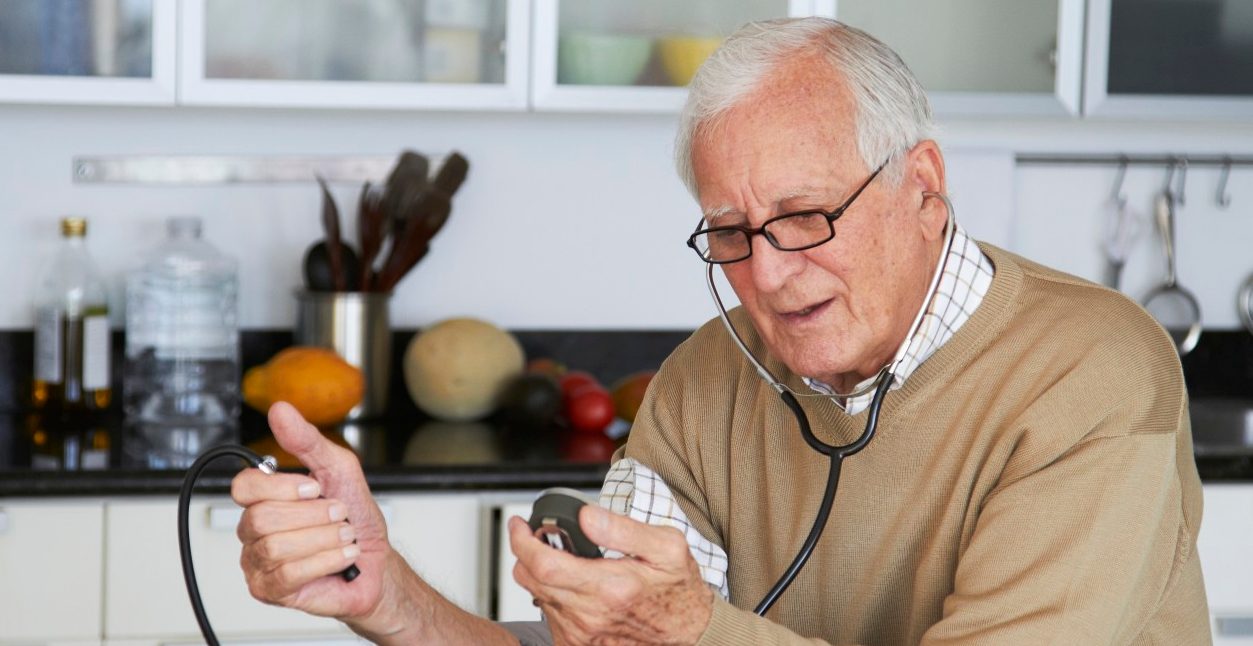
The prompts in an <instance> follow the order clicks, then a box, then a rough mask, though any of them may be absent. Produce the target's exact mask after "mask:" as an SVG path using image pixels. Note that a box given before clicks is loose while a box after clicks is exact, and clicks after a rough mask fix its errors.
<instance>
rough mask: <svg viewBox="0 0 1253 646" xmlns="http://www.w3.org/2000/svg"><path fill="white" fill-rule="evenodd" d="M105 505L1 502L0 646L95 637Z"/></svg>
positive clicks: (96, 638) (32, 501) (98, 618)
mask: <svg viewBox="0 0 1253 646" xmlns="http://www.w3.org/2000/svg"><path fill="white" fill-rule="evenodd" d="M103 524H104V504H103V503H101V502H99V501H84V500H21V499H0V644H15V643H31V642H47V641H57V642H67V643H68V642H72V641H84V640H93V639H94V640H98V639H99V638H100V616H101V611H102V607H103V603H102V598H101V589H102V586H101V582H102V576H103V572H104V569H103V567H102V553H103V550H102V549H101V541H100V539H101V536H102V535H103V533H102V528H103Z"/></svg>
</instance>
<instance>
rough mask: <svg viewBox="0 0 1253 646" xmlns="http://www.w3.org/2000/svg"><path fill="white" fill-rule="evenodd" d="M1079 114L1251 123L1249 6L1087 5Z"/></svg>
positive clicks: (1092, 1) (1167, 1)
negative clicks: (1086, 35)
mask: <svg viewBox="0 0 1253 646" xmlns="http://www.w3.org/2000/svg"><path fill="white" fill-rule="evenodd" d="M1087 33H1088V41H1087V61H1086V69H1085V75H1084V77H1085V78H1084V93H1083V113H1084V115H1085V116H1094V117H1102V118H1103V117H1110V118H1126V117H1133V118H1157V119H1163V118H1186V119H1205V120H1240V121H1247V120H1248V119H1249V118H1250V117H1253V73H1251V72H1250V70H1253V2H1249V1H1248V0H1204V1H1199V2H1198V1H1195V0H1157V1H1155V2H1144V1H1143V0H1088V29H1087Z"/></svg>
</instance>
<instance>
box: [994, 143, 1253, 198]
mask: <svg viewBox="0 0 1253 646" xmlns="http://www.w3.org/2000/svg"><path fill="white" fill-rule="evenodd" d="M1014 161H1015V162H1017V163H1018V164H1022V165H1058V166H1061V165H1065V166H1074V165H1082V164H1086V165H1097V166H1118V167H1119V172H1118V179H1117V180H1116V181H1115V187H1114V191H1113V194H1115V195H1117V194H1118V192H1119V190H1120V188H1121V186H1122V178H1123V176H1124V175H1125V174H1126V172H1127V167H1128V166H1162V167H1163V168H1165V169H1166V170H1167V172H1168V173H1169V175H1168V179H1167V182H1168V183H1169V182H1170V179H1169V177H1170V176H1173V175H1174V174H1175V172H1176V170H1177V171H1178V172H1179V174H1180V177H1179V191H1178V196H1177V197H1178V198H1179V203H1180V204H1182V203H1183V201H1184V200H1183V186H1184V181H1185V180H1184V177H1185V175H1184V174H1185V173H1186V172H1187V169H1188V168H1189V167H1191V166H1218V167H1220V168H1222V173H1221V174H1220V175H1219V176H1218V189H1217V191H1216V192H1215V195H1214V201H1215V202H1216V203H1217V204H1218V206H1220V207H1223V208H1226V207H1227V206H1230V205H1231V195H1230V194H1229V193H1227V180H1228V179H1229V178H1230V177H1231V169H1232V168H1233V167H1235V166H1253V155H1224V154H1212V153H1207V154H1202V155H1191V154H1185V153H1157V154H1143V153H1137V154H1129V153H1127V154H1084V153H1019V154H1017V155H1015V156H1014Z"/></svg>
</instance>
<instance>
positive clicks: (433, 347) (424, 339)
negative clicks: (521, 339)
mask: <svg viewBox="0 0 1253 646" xmlns="http://www.w3.org/2000/svg"><path fill="white" fill-rule="evenodd" d="M524 367H525V356H524V354H523V351H522V345H521V344H520V343H518V340H517V339H516V338H514V336H513V335H512V334H510V333H508V332H506V331H505V330H502V329H500V328H498V327H496V326H495V325H492V324H491V323H488V322H486V321H481V320H478V319H473V318H455V319H448V320H446V321H441V322H439V323H436V324H435V325H432V326H431V327H430V328H428V329H426V330H425V331H424V332H422V333H421V334H418V335H417V336H415V337H414V338H413V340H412V341H410V342H409V347H408V348H407V349H406V350H405V359H404V373H405V385H406V386H407V387H408V388H409V395H410V396H411V397H413V402H414V403H415V404H417V406H418V408H420V409H422V411H423V412H425V413H426V414H427V415H430V416H431V417H434V418H436V419H442V420H446V421H450V422H461V421H469V420H476V419H480V418H482V417H484V416H486V415H487V414H488V413H491V412H492V411H493V410H495V408H496V404H497V401H498V399H499V397H500V394H501V392H502V391H504V389H505V387H506V386H507V385H508V384H509V382H510V381H511V380H512V379H513V378H515V377H517V376H518V375H520V374H522V371H523V368H524Z"/></svg>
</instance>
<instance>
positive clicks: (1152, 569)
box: [625, 245, 1210, 646]
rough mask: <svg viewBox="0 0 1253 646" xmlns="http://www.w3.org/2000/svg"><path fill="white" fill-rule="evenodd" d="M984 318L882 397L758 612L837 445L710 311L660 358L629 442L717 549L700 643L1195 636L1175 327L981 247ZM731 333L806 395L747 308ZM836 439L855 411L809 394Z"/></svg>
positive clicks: (1198, 626) (1195, 497)
mask: <svg viewBox="0 0 1253 646" xmlns="http://www.w3.org/2000/svg"><path fill="white" fill-rule="evenodd" d="M981 246H982V247H983V249H984V252H985V253H987V254H988V256H989V257H990V258H991V259H992V262H993V264H995V266H996V277H995V279H994V281H993V283H992V287H991V290H990V291H989V293H988V295H987V297H986V298H985V300H984V301H983V303H982V305H981V306H980V307H979V309H978V310H977V311H976V312H975V314H974V316H973V317H971V319H970V320H969V321H968V322H967V323H966V324H965V325H964V326H963V327H962V328H961V329H960V330H959V331H958V333H957V334H956V335H955V336H954V337H953V338H952V339H951V340H949V342H948V343H946V344H945V345H944V346H943V347H942V348H940V350H939V351H938V352H937V353H936V354H935V355H933V356H932V357H931V358H930V359H929V360H927V362H926V363H924V364H923V365H922V366H921V367H920V368H919V369H918V371H917V372H915V373H914V374H913V375H912V376H911V377H910V378H909V380H908V381H907V382H906V383H905V384H904V386H903V387H902V388H901V389H899V390H896V391H892V392H891V393H889V394H888V395H887V398H886V399H885V401H884V405H883V413H882V417H881V420H880V424H879V430H878V434H877V437H876V438H875V440H874V441H873V442H871V443H870V445H869V446H868V447H867V448H866V449H865V450H864V451H862V452H861V453H860V454H857V455H855V456H853V457H851V458H849V459H848V460H847V461H846V462H845V464H844V469H843V477H842V479H841V481H840V487H839V493H838V494H837V496H836V500H835V507H834V510H833V512H832V517H831V520H830V521H829V523H828V525H827V528H826V533H825V534H823V536H822V539H821V540H820V541H819V542H818V546H817V549H816V550H815V551H814V555H813V557H812V558H811V559H810V561H809V563H808V565H806V566H805V568H804V569H803V570H802V571H801V573H800V575H799V576H798V577H797V579H796V581H795V582H794V583H793V584H792V586H791V588H789V589H788V591H787V592H785V593H784V594H783V596H782V597H781V598H780V600H779V602H778V603H777V604H776V605H775V606H774V608H773V609H772V610H771V611H770V613H769V615H768V617H769V619H762V618H759V617H757V616H755V615H753V614H752V608H753V607H754V606H755V605H756V604H757V602H758V601H759V600H760V599H761V597H762V595H763V594H765V592H766V591H767V590H768V589H769V587H770V586H771V585H772V584H773V583H774V582H775V580H776V579H777V578H778V576H779V575H780V574H781V573H782V572H783V570H784V569H785V568H786V567H787V565H788V563H789V562H790V561H791V560H792V558H793V557H794V556H795V554H796V550H797V548H798V547H799V546H800V545H801V542H802V541H803V540H804V537H805V534H806V533H807V532H808V530H809V527H810V524H811V523H812V522H813V518H814V515H815V514H816V512H817V509H818V504H819V501H820V500H821V497H822V493H823V487H824V485H825V483H826V476H827V468H828V460H827V458H826V457H824V456H821V455H819V454H818V453H816V452H814V451H813V450H812V449H810V448H809V447H808V446H807V445H806V444H805V442H804V440H803V438H802V437H801V435H800V432H799V431H798V430H797V427H796V423H795V421H794V418H793V417H792V415H791V413H789V412H788V410H787V408H785V406H784V405H783V404H782V403H781V402H780V400H779V397H778V395H777V394H776V393H775V391H774V390H773V389H771V388H770V387H769V386H767V385H766V384H765V383H764V382H763V381H762V380H761V379H760V378H759V377H758V376H757V374H756V372H754V370H753V369H752V367H751V366H750V365H749V363H748V362H747V361H745V360H744V359H743V357H742V355H741V354H740V353H739V352H738V351H737V350H736V348H735V347H734V346H733V345H732V343H731V341H730V339H729V337H728V335H727V333H726V331H725V330H724V329H723V328H722V326H721V324H720V323H719V322H718V321H717V320H714V321H711V322H710V323H708V324H706V325H705V326H703V327H702V328H701V329H700V330H698V331H697V332H696V333H695V334H694V335H693V336H692V338H690V339H689V340H688V341H686V342H685V343H684V344H683V345H682V346H680V347H679V349H677V350H676V351H675V353H674V355H673V356H672V357H671V358H670V359H668V360H667V361H666V363H665V365H664V366H663V367H662V369H661V371H660V373H659V374H658V376H657V378H656V379H655V381H654V385H653V386H652V388H651V389H650V392H649V395H648V398H647V400H646V401H645V403H644V406H643V408H642V409H641V411H640V416H639V417H638V418H637V420H636V423H635V426H634V428H633V430H632V432H631V438H630V441H629V443H628V444H627V446H626V447H625V454H626V455H627V456H629V457H633V458H636V459H638V460H640V461H641V462H643V463H644V464H646V465H648V466H650V467H652V468H653V469H654V470H656V471H657V472H658V473H659V474H660V475H661V476H662V478H664V479H665V481H666V482H667V483H669V485H670V486H671V487H672V488H673V490H674V492H675V495H676V496H678V498H679V503H680V506H681V507H682V508H683V510H684V511H685V512H686V513H687V514H688V515H689V516H690V517H691V520H692V522H693V523H694V524H695V525H696V527H697V528H698V529H699V530H700V531H701V532H702V533H703V534H704V535H705V536H706V537H708V538H710V539H711V540H713V541H714V542H716V543H718V544H719V545H721V546H722V547H723V548H724V549H725V550H726V551H727V553H728V556H729V560H730V571H729V577H730V588H731V603H727V602H724V601H721V600H719V601H716V602H715V606H714V614H713V618H712V620H711V623H710V626H709V628H708V630H707V631H706V633H705V635H704V639H703V640H702V643H708V644H786V643H799V642H804V641H807V639H806V638H809V639H812V640H814V641H818V640H825V641H827V642H830V643H833V644H918V643H923V644H928V645H939V644H996V645H1007V644H1010V645H1015V644H1066V645H1071V644H1169V645H1171V646H1182V645H1189V644H1208V643H1209V642H1210V636H1209V634H1210V633H1209V619H1208V611H1207V607H1206V601H1205V590H1204V587H1203V584H1202V581H1201V570H1200V565H1199V562H1198V560H1197V555H1196V550H1195V544H1196V535H1197V528H1198V525H1199V523H1200V520H1201V483H1200V480H1199V479H1198V477H1197V472H1196V466H1195V463H1194V461H1193V456H1192V441H1191V433H1190V428H1189V424H1188V415H1187V394H1186V391H1185V389H1184V385H1183V377H1182V374H1181V371H1180V367H1179V361H1178V359H1177V357H1176V356H1175V353H1174V350H1173V347H1172V346H1171V344H1170V341H1169V339H1168V337H1167V336H1166V334H1165V333H1164V332H1163V331H1162V330H1161V329H1160V328H1159V327H1158V326H1157V325H1156V323H1155V322H1154V321H1153V320H1152V319H1150V318H1149V317H1148V315H1147V314H1145V312H1144V311H1143V310H1142V309H1140V308H1139V307H1138V306H1137V305H1135V304H1134V303H1132V302H1131V301H1129V300H1127V299H1126V298H1123V297H1122V296H1121V295H1118V294H1116V293H1115V292H1112V291H1110V290H1107V289H1104V288H1102V287H1099V286H1096V285H1094V284H1091V283H1088V282H1086V281H1083V280H1080V279H1078V278H1075V277H1072V276H1068V275H1066V274H1062V273H1060V272H1056V271H1053V270H1050V269H1048V268H1045V267H1042V266H1040V265H1037V264H1034V263H1031V262H1029V261H1027V260H1025V259H1023V258H1019V257H1017V256H1014V255H1012V254H1010V253H1008V252H1005V251H1002V250H999V249H996V248H994V247H991V246H988V245H981ZM732 318H733V320H734V321H735V322H736V326H737V329H739V330H741V334H743V335H744V336H745V341H746V342H747V343H748V345H749V347H750V348H752V349H753V351H754V353H756V354H757V356H758V357H764V358H765V362H766V365H767V367H768V368H770V369H771V371H773V372H774V373H775V374H776V375H778V376H779V377H780V378H781V379H784V380H785V381H786V382H787V383H788V384H789V385H790V386H791V387H792V388H793V389H794V390H796V392H806V389H805V386H804V384H803V383H802V382H801V381H800V379H799V377H798V376H797V375H795V374H793V373H791V372H790V371H788V370H787V368H786V367H784V366H783V365H782V364H781V363H779V362H778V361H776V360H774V359H773V358H770V357H769V356H768V354H767V353H766V350H765V348H764V346H763V345H762V343H761V341H760V339H759V338H758V337H757V336H756V335H755V334H754V333H753V330H752V327H751V325H750V323H749V321H748V319H747V316H746V315H745V314H744V313H743V311H742V310H736V311H734V312H732ZM803 404H804V408H805V410H806V412H807V413H808V415H809V419H810V421H811V423H812V424H813V427H814V432H815V433H816V434H817V436H818V437H819V438H821V439H823V440H824V441H826V442H828V443H831V442H836V443H840V444H844V443H847V442H849V441H851V440H852V439H854V438H855V437H857V436H858V435H859V434H860V433H861V432H862V429H863V427H864V425H865V421H866V413H864V412H863V413H861V414H858V415H855V416H848V415H845V414H844V413H842V412H841V411H840V410H839V409H838V408H837V407H836V406H835V405H834V404H833V403H832V402H830V401H828V400H826V399H824V398H803Z"/></svg>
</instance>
